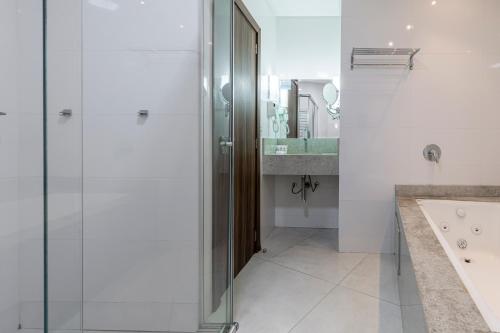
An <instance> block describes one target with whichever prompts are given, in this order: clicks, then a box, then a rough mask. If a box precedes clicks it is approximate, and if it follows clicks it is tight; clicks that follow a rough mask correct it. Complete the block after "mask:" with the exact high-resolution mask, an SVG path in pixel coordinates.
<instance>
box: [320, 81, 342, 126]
mask: <svg viewBox="0 0 500 333" xmlns="http://www.w3.org/2000/svg"><path fill="white" fill-rule="evenodd" d="M323 98H324V99H325V102H326V111H327V112H328V114H329V115H330V116H331V117H332V119H335V120H336V119H339V118H340V107H339V106H337V105H336V104H337V101H338V99H339V90H338V89H337V87H336V86H335V85H334V84H333V83H332V82H329V83H327V84H325V86H324V87H323Z"/></svg>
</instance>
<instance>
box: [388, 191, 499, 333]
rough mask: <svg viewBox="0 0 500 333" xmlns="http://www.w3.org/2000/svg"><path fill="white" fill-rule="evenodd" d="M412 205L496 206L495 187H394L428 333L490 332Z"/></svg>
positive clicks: (428, 228)
mask: <svg viewBox="0 0 500 333" xmlns="http://www.w3.org/2000/svg"><path fill="white" fill-rule="evenodd" d="M417 199H442V200H443V199H444V200H462V201H483V202H484V201H488V202H500V186H432V185H424V186H418V185H397V186H396V214H397V215H398V218H399V219H400V221H401V224H402V228H403V231H404V233H405V236H406V241H407V243H408V249H409V251H410V257H411V261H412V265H413V269H414V271H415V277H416V280H417V286H418V290H419V294H420V298H421V301H422V306H423V309H424V314H425V319H426V322H427V327H428V331H429V332H431V333H434V332H436V333H438V332H439V333H469V332H470V333H486V332H491V331H490V330H489V327H488V325H487V324H486V322H485V321H484V319H483V317H482V315H481V313H480V312H479V310H478V308H477V307H476V304H475V303H474V301H473V300H472V298H471V296H470V295H469V293H468V291H467V290H466V288H465V286H464V284H463V283H462V280H461V279H460V277H459V275H458V273H457V272H456V270H455V268H454V267H453V265H452V263H451V261H450V260H449V259H448V256H447V254H446V252H445V251H444V249H443V248H442V246H441V244H440V243H439V240H438V239H437V237H436V235H435V234H434V231H433V230H432V228H431V226H430V225H429V223H428V222H427V219H426V217H425V216H424V214H423V212H422V211H421V210H420V207H419V205H418V203H417Z"/></svg>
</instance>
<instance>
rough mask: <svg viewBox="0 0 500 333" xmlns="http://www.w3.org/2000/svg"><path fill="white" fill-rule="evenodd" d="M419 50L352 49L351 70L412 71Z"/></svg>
mask: <svg viewBox="0 0 500 333" xmlns="http://www.w3.org/2000/svg"><path fill="white" fill-rule="evenodd" d="M419 51H420V49H409V48H358V47H355V48H353V49H352V54H351V70H354V68H355V67H372V66H377V67H406V68H408V69H409V70H413V67H414V62H413V58H414V57H415V55H416V54H417V53H418V52H419Z"/></svg>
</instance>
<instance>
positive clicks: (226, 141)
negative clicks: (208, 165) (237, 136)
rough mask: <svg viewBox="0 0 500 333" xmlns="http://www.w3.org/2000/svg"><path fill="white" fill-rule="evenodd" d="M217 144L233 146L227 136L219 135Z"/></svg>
mask: <svg viewBox="0 0 500 333" xmlns="http://www.w3.org/2000/svg"><path fill="white" fill-rule="evenodd" d="M219 145H220V146H221V147H232V146H233V142H232V141H229V138H227V137H224V136H221V137H220V138H219Z"/></svg>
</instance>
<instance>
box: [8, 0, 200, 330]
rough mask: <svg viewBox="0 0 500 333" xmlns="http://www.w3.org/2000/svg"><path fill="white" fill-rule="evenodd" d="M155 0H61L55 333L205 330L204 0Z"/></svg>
mask: <svg viewBox="0 0 500 333" xmlns="http://www.w3.org/2000/svg"><path fill="white" fill-rule="evenodd" d="M37 3H39V4H41V1H36V0H23V4H29V5H31V6H35V5H36V4H37ZM141 3H142V2H140V1H131V0H119V1H90V0H88V1H87V0H85V1H84V0H49V1H48V8H47V9H48V10H47V13H48V17H47V22H48V44H47V46H48V53H47V56H48V58H47V60H48V63H47V73H48V76H47V79H48V86H47V89H48V110H47V112H48V119H47V129H48V162H49V168H48V174H49V179H48V184H49V210H48V214H49V235H48V236H49V315H50V318H49V319H50V329H52V330H54V329H58V330H68V329H78V328H79V327H80V325H81V322H82V320H83V325H84V328H86V329H96V330H137V331H174V332H194V331H196V329H197V328H198V276H199V275H198V255H199V252H198V227H199V207H198V205H199V197H198V191H199V165H200V161H199V149H200V148H199V141H200V138H199V135H200V134H199V133H200V124H199V123H200V118H199V117H200V111H199V110H200V107H199V88H198V87H199V85H200V50H199V48H200V42H199V39H200V27H199V25H200V22H201V21H200V15H201V14H200V9H199V6H200V5H201V2H200V1H199V0H188V1H180V0H179V1H168V2H167V1H163V0H149V1H148V0H147V1H145V2H144V4H141ZM28 9H30V10H27V11H26V12H28V13H33V10H34V9H36V8H35V7H32V8H28ZM39 9H40V12H39V13H41V7H40V8H39ZM40 19H41V16H40ZM35 23H36V24H40V26H39V27H41V21H36V20H35V21H34V23H33V24H35ZM37 31H41V30H40V29H38V30H37ZM30 37H32V38H34V37H35V36H30ZM82 37H83V38H82ZM41 41H42V39H41V36H40V38H39V40H33V43H32V44H31V45H32V48H35V47H38V46H39V47H40V49H41V44H40V43H41ZM82 46H83V48H82ZM28 50H29V49H25V50H21V55H24V54H26V53H27V51H28ZM31 51H32V52H33V49H31ZM30 64H32V66H33V68H28V69H26V68H24V69H23V71H22V72H21V73H20V77H21V78H28V77H29V74H30V73H31V75H33V71H34V69H35V68H40V69H41V68H42V66H41V63H38V62H32V63H30ZM36 66H38V67H36ZM38 74H40V75H41V72H40V73H38ZM31 79H32V80H33V78H31ZM27 83H31V81H29V82H27ZM27 88H32V87H31V86H30V85H29V84H28V86H27ZM33 88H34V87H33ZM40 101H41V100H40V99H38V97H37V98H35V99H33V98H32V99H22V100H20V102H19V104H20V105H21V107H22V110H25V111H26V112H25V113H23V114H22V116H23V119H22V120H23V132H22V133H21V134H20V144H21V146H22V147H24V150H22V151H23V152H25V153H23V154H22V156H20V158H19V160H20V173H21V174H22V175H24V176H25V177H24V178H20V181H19V191H20V197H21V199H22V200H21V201H20V205H21V206H22V209H19V220H20V225H21V228H22V233H21V235H22V237H23V238H22V240H23V241H22V245H21V247H20V254H19V255H20V261H19V262H20V268H19V271H20V275H21V279H20V284H21V286H22V288H21V291H20V297H21V307H20V309H21V313H22V315H21V318H22V323H23V327H24V328H41V327H42V320H43V306H42V300H43V294H42V283H43V275H42V273H43V267H42V266H41V263H42V259H43V253H42V244H43V240H42V238H41V233H39V232H38V231H39V230H42V229H41V227H42V223H41V222H42V220H41V217H42V213H43V206H42V196H41V192H39V189H40V188H41V180H42V178H41V170H42V169H41V165H40V164H39V163H41V161H42V155H41V152H42V150H41V146H40V147H38V146H37V145H33V142H35V141H36V142H38V144H39V145H41V140H40V139H39V138H40V135H41V133H42V132H41V130H42V127H41V119H42V118H41V113H36V112H32V111H30V110H34V106H36V105H40V104H38V103H39V102H40ZM63 109H72V111H73V115H72V116H71V117H61V116H60V115H59V112H60V111H61V110H63ZM142 109H148V110H149V111H150V116H149V117H148V118H146V119H143V118H139V117H138V116H137V112H138V111H139V110H142ZM1 120H2V119H0V121H1ZM0 126H1V123H0ZM37 126H39V127H37ZM0 135H1V134H0ZM2 147H3V146H2ZM37 148H40V150H39V151H38V150H36V149H37ZM2 156H3V154H2ZM0 158H1V157H0ZM21 163H22V165H21ZM2 188H3V187H2ZM2 202H3V200H2ZM0 230H1V229H0ZM82 240H83V243H82ZM2 253H3V251H2ZM82 278H83V280H82ZM82 286H83V299H82ZM82 304H83V310H84V314H85V315H84V317H83V318H82ZM16 326H17V319H16ZM2 332H3V331H2ZM8 333H10V332H8Z"/></svg>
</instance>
